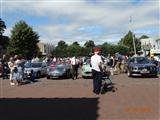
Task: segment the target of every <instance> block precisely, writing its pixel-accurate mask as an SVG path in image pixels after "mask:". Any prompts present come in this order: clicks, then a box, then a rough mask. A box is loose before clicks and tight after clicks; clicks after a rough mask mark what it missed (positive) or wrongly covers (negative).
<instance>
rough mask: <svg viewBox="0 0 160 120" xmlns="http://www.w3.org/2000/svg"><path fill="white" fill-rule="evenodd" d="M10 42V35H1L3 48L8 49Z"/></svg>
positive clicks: (0, 43)
mask: <svg viewBox="0 0 160 120" xmlns="http://www.w3.org/2000/svg"><path fill="white" fill-rule="evenodd" d="M8 44H9V37H8V36H3V35H2V36H0V45H1V46H2V47H3V49H6V48H7V46H8Z"/></svg>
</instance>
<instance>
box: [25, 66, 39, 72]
mask: <svg viewBox="0 0 160 120" xmlns="http://www.w3.org/2000/svg"><path fill="white" fill-rule="evenodd" d="M24 70H26V71H30V70H33V71H34V72H37V71H39V70H41V68H33V67H31V68H25V69H24Z"/></svg>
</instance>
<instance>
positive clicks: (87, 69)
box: [82, 64, 92, 71]
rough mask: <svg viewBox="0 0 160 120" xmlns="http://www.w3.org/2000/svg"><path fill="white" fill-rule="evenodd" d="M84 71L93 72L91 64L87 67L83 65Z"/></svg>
mask: <svg viewBox="0 0 160 120" xmlns="http://www.w3.org/2000/svg"><path fill="white" fill-rule="evenodd" d="M82 69H83V70H85V71H91V69H92V68H91V66H90V64H87V65H83V66H82Z"/></svg>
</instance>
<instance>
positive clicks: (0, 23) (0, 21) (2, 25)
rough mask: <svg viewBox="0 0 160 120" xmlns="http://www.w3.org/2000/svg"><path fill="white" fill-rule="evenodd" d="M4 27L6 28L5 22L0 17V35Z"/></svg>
mask: <svg viewBox="0 0 160 120" xmlns="http://www.w3.org/2000/svg"><path fill="white" fill-rule="evenodd" d="M4 29H6V25H5V22H4V21H3V20H2V19H1V18H0V36H2V35H3V33H4Z"/></svg>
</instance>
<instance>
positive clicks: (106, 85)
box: [101, 65, 117, 94]
mask: <svg viewBox="0 0 160 120" xmlns="http://www.w3.org/2000/svg"><path fill="white" fill-rule="evenodd" d="M101 71H102V75H103V76H102V88H101V93H102V94H104V93H105V92H108V91H112V92H115V91H116V90H117V88H116V87H115V86H114V83H113V82H112V79H113V75H112V74H111V71H110V70H109V69H107V66H106V65H102V69H101Z"/></svg>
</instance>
